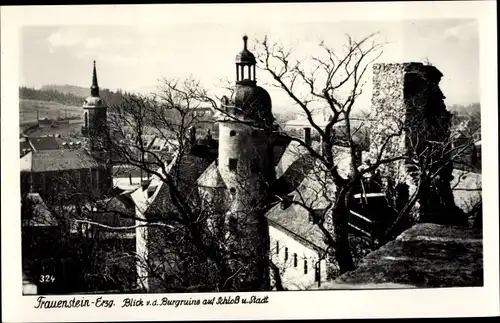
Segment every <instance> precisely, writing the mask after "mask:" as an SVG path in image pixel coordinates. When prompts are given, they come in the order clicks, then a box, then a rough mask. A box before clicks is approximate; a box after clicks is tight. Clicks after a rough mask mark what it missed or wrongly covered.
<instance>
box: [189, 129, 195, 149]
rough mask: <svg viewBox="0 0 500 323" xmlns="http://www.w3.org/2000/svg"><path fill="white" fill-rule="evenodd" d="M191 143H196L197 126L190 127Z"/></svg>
mask: <svg viewBox="0 0 500 323" xmlns="http://www.w3.org/2000/svg"><path fill="white" fill-rule="evenodd" d="M189 143H190V144H191V145H193V146H194V145H195V144H196V127H191V128H189Z"/></svg>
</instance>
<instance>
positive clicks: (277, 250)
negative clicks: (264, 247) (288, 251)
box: [276, 241, 280, 255]
mask: <svg viewBox="0 0 500 323" xmlns="http://www.w3.org/2000/svg"><path fill="white" fill-rule="evenodd" d="M276 254H277V255H279V254H280V242H279V241H276Z"/></svg>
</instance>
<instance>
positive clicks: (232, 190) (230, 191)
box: [229, 187, 236, 195]
mask: <svg viewBox="0 0 500 323" xmlns="http://www.w3.org/2000/svg"><path fill="white" fill-rule="evenodd" d="M229 193H231V195H234V194H235V193H236V189H235V188H234V187H231V188H230V189H229Z"/></svg>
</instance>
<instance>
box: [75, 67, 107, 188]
mask: <svg viewBox="0 0 500 323" xmlns="http://www.w3.org/2000/svg"><path fill="white" fill-rule="evenodd" d="M83 111H84V122H85V125H84V126H83V127H82V134H83V136H85V137H87V139H88V146H87V149H88V153H90V155H92V156H93V157H94V158H95V160H96V161H97V162H98V163H99V164H100V166H99V168H98V169H97V170H95V171H94V172H93V173H92V174H91V177H92V182H93V183H97V184H96V185H95V186H96V193H97V194H98V195H105V194H106V193H107V192H109V191H110V190H111V188H112V187H113V181H112V177H111V174H112V164H111V160H110V151H109V148H110V145H109V129H108V121H107V106H106V103H105V102H104V101H103V100H102V99H101V98H100V97H99V85H98V83H97V71H96V66H95V61H94V70H93V73H92V86H91V87H90V96H89V97H88V98H86V99H85V101H84V102H83Z"/></svg>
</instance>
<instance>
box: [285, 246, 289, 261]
mask: <svg viewBox="0 0 500 323" xmlns="http://www.w3.org/2000/svg"><path fill="white" fill-rule="evenodd" d="M287 260H288V248H285V261H287Z"/></svg>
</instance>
